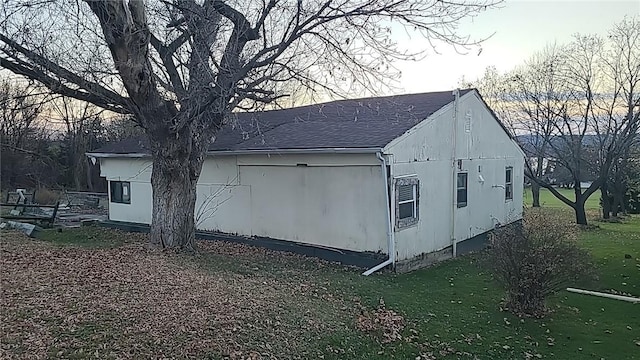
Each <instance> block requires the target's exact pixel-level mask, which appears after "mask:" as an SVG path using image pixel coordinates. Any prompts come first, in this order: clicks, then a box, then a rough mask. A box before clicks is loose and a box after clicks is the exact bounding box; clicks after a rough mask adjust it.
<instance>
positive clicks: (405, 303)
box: [328, 217, 640, 359]
mask: <svg viewBox="0 0 640 360" xmlns="http://www.w3.org/2000/svg"><path fill="white" fill-rule="evenodd" d="M599 225H600V228H599V229H595V230H588V231H583V232H582V233H581V244H582V245H583V246H584V247H585V248H587V249H588V250H590V251H591V253H592V254H593V257H594V260H595V262H596V263H597V266H598V275H599V280H598V281H596V282H595V283H593V284H590V286H592V287H591V288H590V290H603V291H608V290H612V289H613V290H615V291H618V292H624V293H627V294H631V295H635V296H640V218H638V217H635V218H631V219H629V220H628V222H626V223H622V224H610V223H603V224H599ZM625 254H628V255H631V257H632V258H631V259H628V258H625ZM336 281H343V284H340V286H338V287H345V285H346V288H347V289H348V290H347V293H348V294H352V293H354V292H355V293H357V294H359V295H360V296H363V297H364V298H366V299H368V301H369V303H370V305H373V304H374V303H375V300H376V299H377V298H384V301H385V303H386V305H387V306H388V307H390V308H392V309H395V310H396V311H399V312H401V313H403V314H404V315H405V316H406V318H407V319H408V320H409V324H410V327H411V328H413V329H415V330H417V332H418V334H419V338H418V340H417V342H412V343H400V344H397V345H394V346H392V347H389V346H388V347H382V346H380V345H379V344H377V343H375V342H374V341H373V340H371V339H368V338H363V337H362V336H361V335H360V334H357V333H356V332H348V333H345V334H340V335H339V336H337V337H335V338H332V337H329V338H328V341H329V342H330V343H331V344H333V345H335V346H339V345H340V344H345V345H344V346H346V344H350V345H349V346H350V347H351V348H353V350H354V351H353V352H352V353H351V354H350V355H349V356H348V357H349V358H354V359H355V358H358V359H385V358H391V357H395V358H399V359H409V358H410V359H413V358H415V357H416V356H418V355H419V353H420V349H421V348H422V349H424V348H425V347H424V346H420V345H416V343H417V344H420V343H425V342H427V343H432V344H433V343H434V342H435V343H436V344H438V343H440V345H438V346H435V348H436V349H442V348H444V347H451V348H453V349H455V350H456V353H454V354H449V355H447V356H445V357H444V358H452V359H453V358H459V357H464V356H463V355H460V354H464V353H471V354H474V355H475V356H477V357H479V358H481V359H513V358H526V356H527V355H526V354H532V355H534V356H535V354H540V356H543V357H544V358H556V359H569V358H596V359H599V358H608V359H634V358H638V357H639V356H640V355H638V354H640V345H638V344H637V342H638V341H640V307H639V306H640V305H633V304H631V303H627V302H622V301H617V300H611V299H605V298H598V297H592V296H586V295H578V294H572V293H568V292H566V291H561V292H560V293H558V294H557V295H556V296H554V297H552V298H551V299H549V306H550V308H551V309H552V310H553V313H552V314H551V315H549V316H548V317H547V318H545V319H541V320H537V319H519V318H516V317H514V316H513V315H511V314H509V313H506V312H502V311H500V308H499V303H500V301H501V296H502V291H501V290H500V289H499V288H498V287H497V285H496V284H495V282H494V281H492V279H491V276H490V275H489V274H487V273H486V272H485V271H484V270H483V269H482V268H481V267H480V266H479V265H478V262H477V260H476V258H475V257H463V258H460V259H457V260H454V261H448V262H446V263H443V264H441V265H439V266H436V267H433V268H429V269H423V270H420V271H416V272H413V273H410V274H406V275H391V274H385V275H378V276H374V277H370V278H362V277H350V278H349V279H348V280H346V281H345V280H344V279H342V280H340V279H339V278H338V279H336ZM407 334H409V333H407ZM475 334H479V335H480V337H481V339H478V338H477V337H475ZM474 338H475V340H474V341H472V342H471V343H468V341H466V339H474ZM443 343H444V344H446V345H442V344H443ZM353 344H357V345H353ZM427 348H428V347H427ZM379 352H383V353H382V354H379ZM436 353H437V351H436ZM336 358H340V356H338V357H336ZM438 358H440V356H438Z"/></svg>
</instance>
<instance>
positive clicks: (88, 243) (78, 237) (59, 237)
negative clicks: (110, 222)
mask: <svg viewBox="0 0 640 360" xmlns="http://www.w3.org/2000/svg"><path fill="white" fill-rule="evenodd" d="M37 237H38V239H40V240H43V241H46V242H50V243H51V244H53V245H57V246H82V247H87V248H114V247H118V246H121V245H123V244H125V243H126V242H127V240H128V239H127V238H128V237H131V234H128V233H124V232H118V231H113V230H109V229H106V228H102V227H96V226H83V227H80V228H58V229H45V230H43V231H42V232H40V233H38V235H37Z"/></svg>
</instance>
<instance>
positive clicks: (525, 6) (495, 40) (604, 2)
mask: <svg viewBox="0 0 640 360" xmlns="http://www.w3.org/2000/svg"><path fill="white" fill-rule="evenodd" d="M637 14H640V0H621V1H620V0H600V1H584V0H566V1H549V0H537V1H526V0H506V1H505V2H504V3H503V4H501V5H500V8H496V9H490V10H487V11H484V12H482V13H480V14H479V15H478V16H477V17H475V18H473V19H467V20H465V21H464V22H463V23H461V25H460V28H459V33H460V34H469V35H471V36H472V37H473V38H486V37H489V36H491V37H490V38H489V39H487V40H486V41H485V42H484V43H482V45H481V46H482V51H481V52H479V51H478V49H473V50H471V51H470V52H468V53H467V54H465V55H461V54H457V53H456V52H455V51H454V50H453V49H451V48H449V47H445V46H444V45H442V46H439V47H438V51H439V52H440V54H435V53H434V52H433V51H431V50H429V51H428V53H429V54H428V55H427V57H426V58H425V59H423V60H420V61H418V62H401V63H396V66H397V68H398V69H399V70H400V71H401V72H402V77H401V79H400V87H401V89H399V90H400V92H404V93H417V92H426V91H438V90H450V89H454V88H456V87H458V86H459V83H460V80H461V79H462V78H463V77H464V79H465V80H475V79H477V78H479V77H481V76H482V74H483V73H484V70H485V68H486V67H488V66H492V65H493V66H495V67H496V68H497V69H498V71H500V72H506V71H509V70H510V69H512V68H514V67H515V66H517V65H519V64H522V63H523V62H524V61H526V60H527V59H528V58H529V57H530V56H531V55H532V54H533V53H535V52H536V51H538V50H541V49H542V48H544V46H545V45H547V44H552V43H554V42H556V43H559V44H561V43H565V42H569V41H571V38H572V36H573V34H576V33H581V34H600V35H606V33H607V31H608V30H609V29H610V28H611V27H612V26H613V25H614V24H615V23H617V22H619V21H620V20H622V19H623V18H624V16H625V15H629V16H633V15H637ZM399 41H400V45H401V46H406V47H407V48H409V49H429V45H428V43H427V42H426V41H425V40H422V39H420V40H418V39H415V38H414V39H411V40H409V39H401V40H399Z"/></svg>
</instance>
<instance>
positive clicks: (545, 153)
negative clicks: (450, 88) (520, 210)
mask: <svg viewBox="0 0 640 360" xmlns="http://www.w3.org/2000/svg"><path fill="white" fill-rule="evenodd" d="M639 32H640V21H639V20H638V18H637V17H636V18H629V19H625V20H623V21H622V22H620V23H619V24H616V26H615V27H614V28H613V29H612V30H611V32H610V35H609V37H608V38H607V39H606V40H604V39H602V38H600V37H598V36H583V35H577V36H576V37H575V38H574V40H573V41H572V42H571V43H568V44H565V45H553V46H549V47H547V48H546V49H545V50H544V51H542V52H540V53H538V54H536V55H534V56H533V57H532V58H531V59H530V60H529V61H528V62H526V63H525V64H524V65H523V66H521V67H519V68H517V69H515V70H514V71H512V72H509V73H507V74H504V75H502V76H500V77H498V79H499V80H500V81H497V82H496V81H494V80H493V79H495V78H496V76H494V75H492V77H491V78H490V80H491V81H490V82H489V84H494V85H493V87H492V88H493V89H498V91H497V95H495V99H499V102H500V103H501V108H502V109H503V110H502V112H505V113H507V114H508V115H506V118H508V119H509V124H510V125H511V128H512V131H513V132H514V133H515V134H516V135H518V136H517V139H518V141H519V143H520V145H521V147H522V148H523V149H524V150H525V152H526V153H527V154H528V156H527V161H526V167H525V175H526V176H527V178H529V179H530V180H531V181H532V184H533V185H532V191H533V195H534V196H533V197H534V204H535V206H538V205H539V187H544V188H547V189H548V190H549V191H550V192H551V193H552V194H553V195H554V196H556V197H557V198H558V199H560V200H561V201H562V202H564V203H565V204H567V205H569V206H571V207H572V208H573V209H574V212H575V215H576V222H577V223H578V224H585V225H586V224H587V217H586V211H585V207H584V204H585V202H586V200H587V199H588V198H589V197H590V196H591V195H592V194H593V193H594V192H595V191H597V190H598V189H601V191H604V192H606V193H607V194H608V193H609V189H608V186H607V184H608V182H607V179H609V178H610V176H611V174H612V171H614V170H615V169H619V168H621V167H624V165H625V164H626V163H627V162H626V160H625V159H626V157H627V156H628V149H629V147H630V146H631V144H633V142H634V141H636V139H637V138H638V129H639V126H640V120H639V113H640V96H639V94H640V93H639V92H638V88H639V84H640V82H639V81H640V40H639V39H640V36H639ZM478 84H480V85H483V84H487V81H486V80H485V79H481V80H480V81H478ZM495 84H498V85H495ZM560 174H564V175H563V176H568V177H569V182H570V183H571V184H572V187H573V189H574V196H573V199H570V198H568V197H566V196H564V195H563V194H562V193H560V192H559V191H557V190H556V189H555V187H554V185H555V183H554V181H552V177H556V178H557V177H558V175H560ZM585 180H593V181H592V182H591V184H590V186H588V187H587V188H586V189H582V186H581V184H582V182H584V181H585ZM616 191H617V192H618V195H617V197H616V198H617V199H620V198H621V195H620V194H623V193H624V191H623V190H622V188H620V189H618V190H616ZM608 198H609V197H608V196H607V199H608ZM618 201H619V200H618ZM605 206H607V211H606V212H607V213H609V212H610V210H609V209H608V208H609V204H608V203H607V204H606V205H605Z"/></svg>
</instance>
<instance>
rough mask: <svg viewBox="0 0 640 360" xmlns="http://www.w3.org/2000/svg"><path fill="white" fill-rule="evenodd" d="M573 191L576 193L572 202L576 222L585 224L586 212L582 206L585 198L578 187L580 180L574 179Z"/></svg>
mask: <svg viewBox="0 0 640 360" xmlns="http://www.w3.org/2000/svg"><path fill="white" fill-rule="evenodd" d="M573 190H574V192H575V194H576V202H575V203H574V206H573V210H574V211H575V213H576V224H578V225H588V224H587V212H586V210H585V208H584V203H585V201H586V199H585V198H584V196H583V195H582V189H581V188H580V181H579V180H576V181H575V183H574V189H573Z"/></svg>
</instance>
